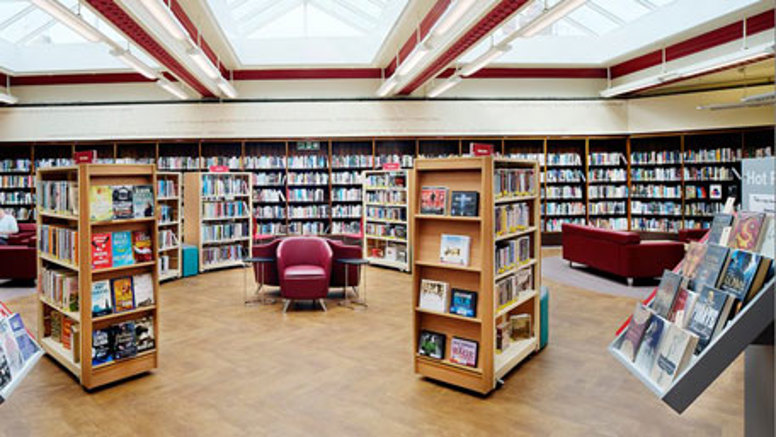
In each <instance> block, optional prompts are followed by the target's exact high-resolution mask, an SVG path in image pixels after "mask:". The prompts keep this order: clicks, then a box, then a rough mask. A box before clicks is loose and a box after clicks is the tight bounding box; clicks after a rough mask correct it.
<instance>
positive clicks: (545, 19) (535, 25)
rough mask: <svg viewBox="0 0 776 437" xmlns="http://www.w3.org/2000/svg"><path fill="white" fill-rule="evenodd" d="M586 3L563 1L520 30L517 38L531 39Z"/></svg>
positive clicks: (574, 0)
mask: <svg viewBox="0 0 776 437" xmlns="http://www.w3.org/2000/svg"><path fill="white" fill-rule="evenodd" d="M586 1H587V0H565V1H561V2H560V3H558V4H556V5H555V6H553V7H551V8H550V9H547V11H546V12H544V13H542V14H541V15H539V16H538V17H536V19H534V20H533V21H531V22H530V23H528V24H526V25H525V26H524V27H521V28H520V29H518V30H517V32H515V37H517V36H522V37H524V38H530V37H532V36H534V35H536V34H537V33H539V32H541V31H542V30H544V29H546V28H548V27H550V26H551V25H553V24H554V23H555V22H556V21H558V20H560V19H561V18H563V17H565V16H566V15H568V14H570V13H571V12H573V11H574V9H576V8H578V7H580V6H582V5H583V4H584V3H585V2H586Z"/></svg>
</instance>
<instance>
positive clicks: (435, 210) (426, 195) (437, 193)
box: [420, 187, 447, 215]
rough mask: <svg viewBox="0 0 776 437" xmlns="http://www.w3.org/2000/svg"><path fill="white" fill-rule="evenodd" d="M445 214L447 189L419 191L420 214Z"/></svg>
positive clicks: (435, 188) (436, 188)
mask: <svg viewBox="0 0 776 437" xmlns="http://www.w3.org/2000/svg"><path fill="white" fill-rule="evenodd" d="M446 212H447V188H445V187H423V188H421V189H420V213H421V214H435V215H444V214H445V213H446Z"/></svg>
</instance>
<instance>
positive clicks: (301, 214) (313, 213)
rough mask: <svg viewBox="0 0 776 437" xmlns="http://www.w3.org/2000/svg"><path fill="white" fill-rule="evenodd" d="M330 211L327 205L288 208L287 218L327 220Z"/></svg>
mask: <svg viewBox="0 0 776 437" xmlns="http://www.w3.org/2000/svg"><path fill="white" fill-rule="evenodd" d="M330 213H331V210H330V208H329V205H310V206H289V207H288V217H289V218H301V219H304V218H307V219H314V218H320V219H325V218H329V216H330Z"/></svg>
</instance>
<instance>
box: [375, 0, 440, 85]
mask: <svg viewBox="0 0 776 437" xmlns="http://www.w3.org/2000/svg"><path fill="white" fill-rule="evenodd" d="M450 3H451V1H450V0H436V3H434V6H432V7H431V9H429V11H428V12H427V13H426V16H425V17H423V20H421V21H420V25H419V26H418V29H413V32H412V35H410V37H409V38H407V41H405V42H404V44H403V45H402V46H401V48H400V49H399V53H398V57H399V60H400V61H403V60H405V59H407V56H409V55H410V53H412V50H413V49H415V46H416V45H418V43H419V42H420V41H423V38H425V37H426V36H427V35H428V34H429V32H431V29H433V28H434V25H435V24H436V22H437V21H439V19H440V18H441V17H442V15H444V13H445V11H446V10H447V8H448V7H449V6H450ZM396 67H397V65H396V56H394V57H393V59H391V62H389V63H388V65H387V66H386V67H385V77H391V76H393V72H394V71H396Z"/></svg>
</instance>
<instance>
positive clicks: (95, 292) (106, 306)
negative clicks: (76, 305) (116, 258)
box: [92, 279, 113, 317]
mask: <svg viewBox="0 0 776 437" xmlns="http://www.w3.org/2000/svg"><path fill="white" fill-rule="evenodd" d="M112 312H113V299H112V298H111V290H110V281H109V280H107V279H105V280H102V281H94V282H92V317H100V316H105V315H108V314H111V313H112Z"/></svg>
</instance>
